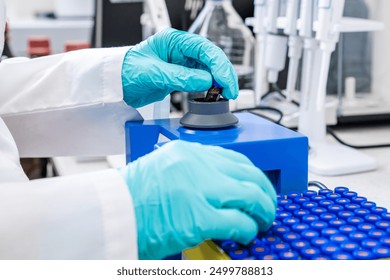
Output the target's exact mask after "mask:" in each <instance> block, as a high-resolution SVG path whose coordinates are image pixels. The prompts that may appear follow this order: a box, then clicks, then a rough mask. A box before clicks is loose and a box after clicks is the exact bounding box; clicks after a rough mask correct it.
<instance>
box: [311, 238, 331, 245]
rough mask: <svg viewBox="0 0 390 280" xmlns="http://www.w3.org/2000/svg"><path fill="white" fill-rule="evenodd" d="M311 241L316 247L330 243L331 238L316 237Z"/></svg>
mask: <svg viewBox="0 0 390 280" xmlns="http://www.w3.org/2000/svg"><path fill="white" fill-rule="evenodd" d="M310 242H311V244H312V245H313V246H316V247H322V246H323V245H326V244H329V240H328V239H327V238H324V237H315V238H313V239H312V240H311V241H310Z"/></svg>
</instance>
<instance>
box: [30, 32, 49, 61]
mask: <svg viewBox="0 0 390 280" xmlns="http://www.w3.org/2000/svg"><path fill="white" fill-rule="evenodd" d="M27 54H28V55H29V56H30V57H39V56H45V55H49V54H51V47H50V38H49V37H46V36H31V37H29V38H28V48H27Z"/></svg>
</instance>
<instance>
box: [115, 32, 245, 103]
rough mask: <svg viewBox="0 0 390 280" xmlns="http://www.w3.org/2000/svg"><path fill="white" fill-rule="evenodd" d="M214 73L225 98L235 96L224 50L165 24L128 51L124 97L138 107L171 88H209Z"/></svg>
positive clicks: (235, 81) (234, 82)
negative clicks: (161, 28)
mask: <svg viewBox="0 0 390 280" xmlns="http://www.w3.org/2000/svg"><path fill="white" fill-rule="evenodd" d="M213 77H214V79H215V81H216V82H217V83H218V84H220V85H221V86H222V87H223V88H224V89H223V92H222V94H223V96H224V97H225V98H228V99H235V98H237V96H238V78H237V74H236V72H235V71H234V68H233V65H232V64H231V63H230V61H229V60H228V58H227V57H226V55H225V53H224V52H223V51H222V50H221V49H220V48H218V47H217V46H215V45H214V44H213V43H211V42H210V41H209V40H207V39H205V38H204V37H202V36H199V35H195V34H190V33H187V32H184V31H178V30H175V29H172V28H167V29H165V30H163V31H161V32H159V33H157V34H155V35H154V36H152V37H150V38H149V39H147V40H146V41H143V42H141V43H140V44H138V45H136V46H135V47H133V48H131V49H130V50H129V51H128V52H127V54H126V56H125V59H124V62H123V67H122V86H123V92H124V98H123V99H124V101H125V102H126V103H127V104H128V105H130V106H133V107H134V108H138V107H142V106H144V105H147V104H150V103H153V102H155V101H160V100H163V99H164V98H165V96H167V95H168V94H170V93H171V92H173V91H187V92H202V91H205V90H208V89H209V88H210V87H211V84H212V79H213Z"/></svg>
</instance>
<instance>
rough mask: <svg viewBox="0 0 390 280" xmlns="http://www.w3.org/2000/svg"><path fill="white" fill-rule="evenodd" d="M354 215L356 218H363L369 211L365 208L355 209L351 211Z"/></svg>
mask: <svg viewBox="0 0 390 280" xmlns="http://www.w3.org/2000/svg"><path fill="white" fill-rule="evenodd" d="M353 212H354V213H355V215H356V216H359V217H364V216H366V215H368V214H370V213H371V212H370V210H368V209H366V208H359V209H356V210H354V211H353Z"/></svg>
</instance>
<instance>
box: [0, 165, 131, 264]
mask: <svg viewBox="0 0 390 280" xmlns="http://www.w3.org/2000/svg"><path fill="white" fill-rule="evenodd" d="M0 206H1V209H2V210H1V211H0V221H1V223H0V259H41V260H42V259H43V260H45V259H72V260H75V259H137V257H138V249H137V235H136V226H135V218H134V210H133V206H132V200H131V196H130V194H129V191H128V189H127V186H126V183H125V181H124V180H123V179H122V178H121V176H120V174H119V172H118V171H117V170H107V171H100V172H95V173H90V174H83V175H76V176H68V177H61V178H51V179H43V180H34V181H30V182H29V181H27V182H16V183H5V182H1V183H0Z"/></svg>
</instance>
